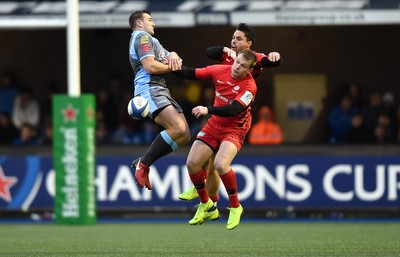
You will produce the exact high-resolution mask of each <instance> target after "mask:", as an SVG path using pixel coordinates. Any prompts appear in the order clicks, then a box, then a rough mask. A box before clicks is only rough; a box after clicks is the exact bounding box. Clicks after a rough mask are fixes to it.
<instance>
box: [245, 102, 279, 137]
mask: <svg viewBox="0 0 400 257" xmlns="http://www.w3.org/2000/svg"><path fill="white" fill-rule="evenodd" d="M282 140H283V137H282V130H281V127H280V126H279V125H278V124H277V123H275V122H274V114H273V113H272V111H271V109H270V108H269V107H268V106H263V107H261V108H260V110H259V111H258V122H256V123H255V124H253V125H252V127H251V130H250V132H249V137H248V142H249V144H251V145H277V144H281V143H282Z"/></svg>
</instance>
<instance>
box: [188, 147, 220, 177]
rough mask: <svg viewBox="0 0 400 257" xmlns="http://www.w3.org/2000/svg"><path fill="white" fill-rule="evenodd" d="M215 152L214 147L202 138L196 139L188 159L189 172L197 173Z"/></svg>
mask: <svg viewBox="0 0 400 257" xmlns="http://www.w3.org/2000/svg"><path fill="white" fill-rule="evenodd" d="M213 154H214V152H213V151H212V149H211V148H210V147H209V146H208V145H206V144H205V143H203V142H202V141H200V140H196V141H194V143H193V145H192V147H191V148H190V151H189V155H188V158H187V161H186V166H187V168H188V171H189V173H196V172H197V171H198V170H199V169H200V168H201V167H202V166H203V165H204V164H205V163H206V162H207V160H209V159H210V157H211V156H212V155H213Z"/></svg>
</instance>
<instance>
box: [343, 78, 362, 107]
mask: <svg viewBox="0 0 400 257" xmlns="http://www.w3.org/2000/svg"><path fill="white" fill-rule="evenodd" d="M347 93H348V94H349V96H350V98H351V101H352V102H353V106H354V107H357V108H358V109H361V108H362V107H363V106H364V105H365V102H364V98H363V91H362V88H361V85H360V84H358V83H357V82H350V83H349V85H348V92H347Z"/></svg>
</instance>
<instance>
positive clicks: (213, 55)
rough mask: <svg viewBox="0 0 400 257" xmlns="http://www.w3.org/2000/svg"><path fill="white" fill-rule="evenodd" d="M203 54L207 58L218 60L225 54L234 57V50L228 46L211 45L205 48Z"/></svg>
mask: <svg viewBox="0 0 400 257" xmlns="http://www.w3.org/2000/svg"><path fill="white" fill-rule="evenodd" d="M205 54H206V56H207V57H208V58H210V59H213V60H216V61H220V60H221V59H222V58H223V55H224V54H226V55H227V56H229V57H232V58H233V59H235V58H236V52H235V51H234V50H232V49H230V48H229V47H224V46H211V47H209V48H207V49H206V51H205Z"/></svg>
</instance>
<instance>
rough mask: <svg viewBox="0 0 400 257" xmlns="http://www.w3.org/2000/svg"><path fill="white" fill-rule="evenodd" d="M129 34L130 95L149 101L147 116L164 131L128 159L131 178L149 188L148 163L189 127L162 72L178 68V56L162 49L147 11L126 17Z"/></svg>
mask: <svg viewBox="0 0 400 257" xmlns="http://www.w3.org/2000/svg"><path fill="white" fill-rule="evenodd" d="M129 25H130V28H131V29H132V35H131V39H130V43H129V60H130V63H131V65H132V69H133V72H134V74H135V79H134V85H135V90H134V95H135V96H142V97H144V98H146V99H147V101H148V102H149V104H150V111H149V116H150V118H151V119H152V120H153V121H154V122H155V123H157V124H158V125H161V126H162V127H163V128H164V130H163V131H161V132H160V133H159V134H158V135H157V137H156V138H155V139H154V141H153V142H152V144H151V145H150V147H149V148H148V149H147V152H146V153H145V155H144V156H143V157H140V158H138V159H136V160H134V161H133V162H132V167H134V168H135V180H136V182H137V183H138V184H139V186H140V187H141V188H144V187H146V188H147V189H149V190H151V188H152V186H151V184H150V180H149V172H150V165H152V164H153V163H154V162H155V161H156V160H158V159H159V158H161V157H163V156H165V155H167V154H169V153H171V152H172V151H175V150H176V149H177V148H178V147H179V146H182V145H185V144H187V143H189V141H190V130H189V126H188V124H187V121H186V119H185V116H184V114H183V110H182V108H181V107H180V106H179V104H178V103H177V102H176V101H175V100H174V99H173V98H172V97H171V94H170V91H169V89H168V88H167V85H166V82H165V78H164V76H163V74H165V73H168V72H170V71H178V70H180V69H181V68H182V59H181V58H180V57H179V55H178V54H177V53H175V52H170V51H168V50H166V49H165V48H164V47H163V46H162V45H161V44H160V41H158V39H156V38H155V37H153V35H154V28H155V24H154V21H153V18H152V17H151V13H150V12H149V11H147V10H142V11H135V12H134V13H132V14H131V15H130V17H129Z"/></svg>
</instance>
